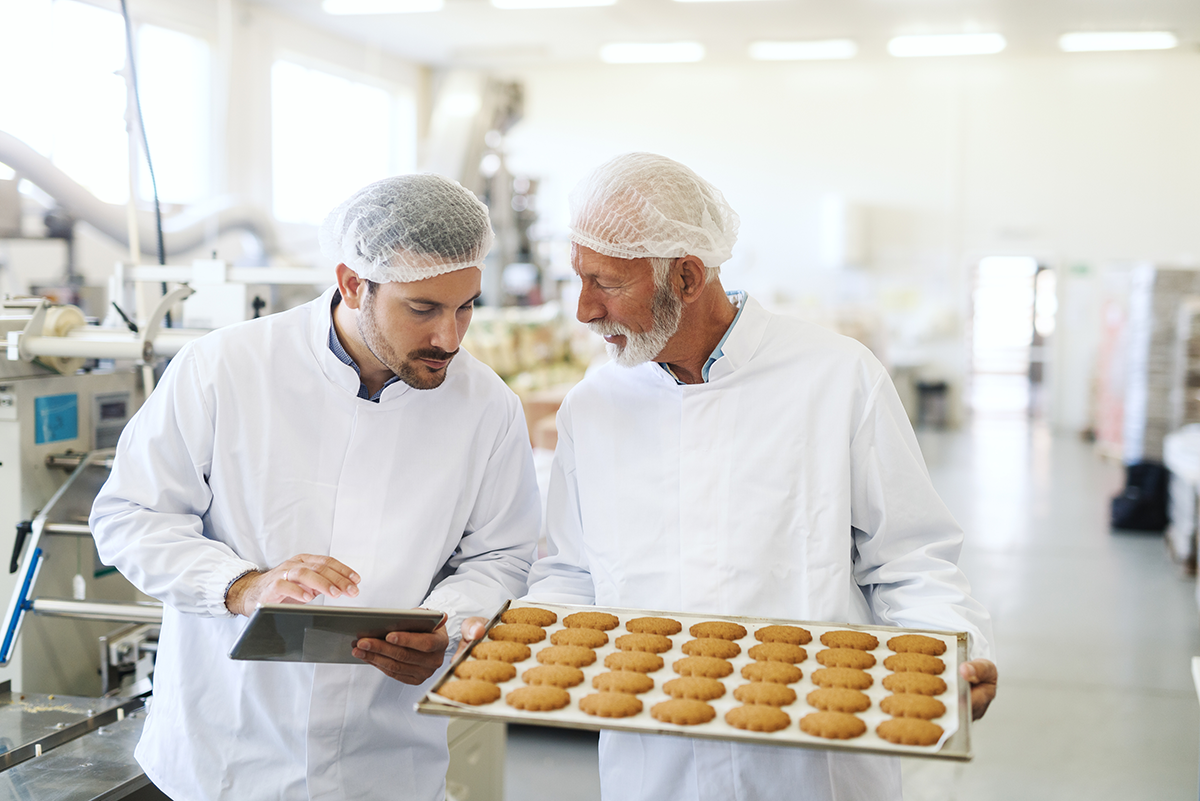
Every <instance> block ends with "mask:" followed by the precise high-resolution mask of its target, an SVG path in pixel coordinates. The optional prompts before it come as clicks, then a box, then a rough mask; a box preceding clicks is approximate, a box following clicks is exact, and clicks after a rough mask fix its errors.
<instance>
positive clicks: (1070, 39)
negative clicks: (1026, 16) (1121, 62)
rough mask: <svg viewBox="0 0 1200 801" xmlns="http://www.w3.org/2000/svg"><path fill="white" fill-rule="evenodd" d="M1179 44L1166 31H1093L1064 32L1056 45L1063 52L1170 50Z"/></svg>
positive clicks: (1171, 34)
mask: <svg viewBox="0 0 1200 801" xmlns="http://www.w3.org/2000/svg"><path fill="white" fill-rule="evenodd" d="M1178 45H1179V39H1177V38H1176V37H1175V34H1173V33H1168V32H1167V31H1094V32H1087V33H1064V34H1063V35H1062V36H1060V37H1059V38H1058V47H1059V49H1060V50H1062V51H1063V52H1064V53H1095V52H1102V51H1113V50H1170V49H1171V48H1173V47H1177V46H1178Z"/></svg>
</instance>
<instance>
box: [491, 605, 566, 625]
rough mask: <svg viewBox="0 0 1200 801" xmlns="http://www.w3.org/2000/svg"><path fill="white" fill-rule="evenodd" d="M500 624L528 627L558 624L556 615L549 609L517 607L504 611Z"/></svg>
mask: <svg viewBox="0 0 1200 801" xmlns="http://www.w3.org/2000/svg"><path fill="white" fill-rule="evenodd" d="M500 622H501V623H525V624H528V625H530V626H542V627H545V626H553V625H554V624H555V623H557V622H558V615H556V614H555V613H553V612H551V611H550V610H549V609H538V608H537V607H536V606H518V607H514V608H512V609H506V610H504V614H502V615H501V616H500Z"/></svg>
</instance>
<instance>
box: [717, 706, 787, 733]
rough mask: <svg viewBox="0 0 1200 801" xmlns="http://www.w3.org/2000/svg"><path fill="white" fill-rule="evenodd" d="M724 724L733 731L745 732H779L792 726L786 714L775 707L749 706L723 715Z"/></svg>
mask: <svg viewBox="0 0 1200 801" xmlns="http://www.w3.org/2000/svg"><path fill="white" fill-rule="evenodd" d="M725 722H726V723H728V724H729V725H730V726H733V727H734V728H735V729H745V730H747V731H779V730H780V729H786V728H787V727H788V726H790V725H792V719H791V718H790V717H788V713H787V712H784V711H783V710H782V709H780V708H779V707H777V706H763V705H761V704H749V705H747V706H739V707H736V708H734V709H731V710H729V711H728V712H726V713H725Z"/></svg>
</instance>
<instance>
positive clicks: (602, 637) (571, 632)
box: [550, 629, 608, 648]
mask: <svg viewBox="0 0 1200 801" xmlns="http://www.w3.org/2000/svg"><path fill="white" fill-rule="evenodd" d="M550 643H551V644H552V645H582V646H583V647H584V648H599V647H600V646H602V645H605V644H607V643H608V635H607V634H605V633H604V632H603V631H600V629H559V630H558V631H556V632H554V633H553V634H551V635H550Z"/></svg>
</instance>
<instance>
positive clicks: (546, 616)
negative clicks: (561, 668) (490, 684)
mask: <svg viewBox="0 0 1200 801" xmlns="http://www.w3.org/2000/svg"><path fill="white" fill-rule="evenodd" d="M500 622H501V623H525V624H528V625H530V626H542V627H546V626H553V625H554V624H555V623H557V622H558V615H556V614H555V613H554V612H551V611H550V610H549V609H538V608H537V607H536V606H518V607H516V608H515V609H505V610H504V614H502V615H500ZM893 650H894V649H893Z"/></svg>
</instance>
